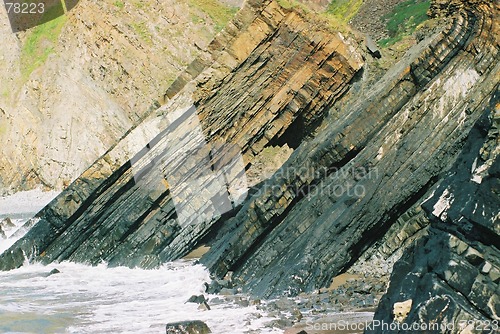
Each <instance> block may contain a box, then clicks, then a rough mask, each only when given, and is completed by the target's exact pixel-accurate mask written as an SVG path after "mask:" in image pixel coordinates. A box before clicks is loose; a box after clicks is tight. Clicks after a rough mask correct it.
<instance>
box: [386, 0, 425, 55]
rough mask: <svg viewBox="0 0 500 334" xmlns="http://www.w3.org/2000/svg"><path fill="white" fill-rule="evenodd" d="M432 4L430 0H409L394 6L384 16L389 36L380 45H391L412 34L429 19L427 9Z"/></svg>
mask: <svg viewBox="0 0 500 334" xmlns="http://www.w3.org/2000/svg"><path fill="white" fill-rule="evenodd" d="M430 6H431V2H430V1H429V0H427V1H422V0H407V1H405V2H402V3H400V4H398V5H397V6H396V7H394V9H393V10H392V12H391V13H390V14H388V15H386V16H385V17H384V19H385V20H387V30H388V31H389V38H385V39H382V40H380V41H379V44H380V46H382V47H388V46H391V45H393V44H395V43H397V42H399V41H401V40H402V39H403V38H405V37H407V36H410V35H412V34H413V32H414V31H415V29H416V28H417V26H418V25H420V24H421V23H422V22H424V21H426V20H428V19H429V17H428V16H427V10H428V9H429V8H430Z"/></svg>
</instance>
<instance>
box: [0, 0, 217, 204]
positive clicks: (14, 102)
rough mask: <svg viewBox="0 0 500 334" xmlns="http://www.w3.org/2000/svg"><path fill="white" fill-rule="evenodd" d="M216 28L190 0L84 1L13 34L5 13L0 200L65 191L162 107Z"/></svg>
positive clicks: (0, 26) (1, 14) (0, 29)
mask: <svg viewBox="0 0 500 334" xmlns="http://www.w3.org/2000/svg"><path fill="white" fill-rule="evenodd" d="M51 2H53V1H51ZM56 2H58V3H60V1H59V0H57V1H56ZM71 2H72V3H75V1H71ZM68 3H69V1H68ZM193 18H197V21H196V20H194V19H193ZM215 26H216V23H215V22H214V20H213V19H212V18H211V17H210V15H209V13H206V12H204V11H203V10H201V9H200V8H198V7H193V6H190V5H188V3H187V2H186V1H184V2H179V1H174V0H166V1H161V2H158V1H153V0H145V1H140V2H137V1H136V2H129V1H115V0H103V1H94V0H81V1H78V5H76V7H75V8H73V9H72V10H71V11H70V12H68V14H67V15H65V16H62V17H60V18H58V19H56V20H55V21H52V22H49V23H48V24H46V25H44V26H43V28H42V27H35V28H33V29H30V30H28V31H26V32H20V33H17V34H14V33H13V32H12V30H11V27H10V25H9V20H8V18H7V13H6V12H5V11H4V6H3V5H2V7H1V10H0V41H1V43H2V46H3V47H2V49H1V51H0V59H2V61H1V63H0V76H1V77H2V82H1V83H0V138H1V139H0V140H1V142H2V144H3V145H2V147H1V148H0V194H4V193H9V192H16V191H20V190H29V189H32V188H35V187H39V186H43V187H45V188H46V189H47V190H49V189H57V190H62V189H63V188H65V187H67V186H68V185H69V184H70V183H71V182H72V181H73V180H75V179H76V178H77V177H78V176H79V175H80V174H81V173H82V172H83V171H85V170H86V169H87V168H88V167H89V166H90V165H91V164H92V163H93V162H95V161H96V159H98V158H99V157H100V156H101V155H103V154H104V153H105V152H106V151H107V150H108V149H109V147H111V146H112V145H114V144H115V143H116V142H117V141H118V140H119V139H120V138H121V137H122V136H123V135H124V134H125V133H126V132H127V131H128V130H129V129H130V128H132V127H133V126H134V125H135V124H137V123H138V122H139V121H140V120H141V119H142V118H143V117H144V116H145V115H147V114H148V110H149V108H150V107H151V106H154V105H155V101H159V100H161V97H162V95H163V94H162V92H163V91H164V90H165V89H167V88H168V86H169V85H170V84H171V83H172V81H173V80H174V79H175V78H176V77H177V76H178V74H179V73H180V72H182V71H183V70H184V69H185V67H186V66H187V65H188V64H189V63H190V62H191V61H193V59H195V58H196V57H197V56H198V55H199V54H200V52H201V50H200V49H204V48H206V46H207V45H208V43H209V42H210V41H211V40H212V39H213V37H214V35H215V34H216V30H215ZM30 48H31V49H30ZM32 49H34V50H32ZM155 109H156V108H155ZM128 153H129V152H127V151H124V152H123V154H124V155H128Z"/></svg>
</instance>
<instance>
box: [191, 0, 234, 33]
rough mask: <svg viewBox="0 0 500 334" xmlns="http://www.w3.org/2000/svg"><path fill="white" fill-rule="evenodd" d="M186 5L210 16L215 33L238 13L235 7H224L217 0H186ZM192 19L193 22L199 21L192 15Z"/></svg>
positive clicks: (197, 17)
mask: <svg viewBox="0 0 500 334" xmlns="http://www.w3.org/2000/svg"><path fill="white" fill-rule="evenodd" d="M188 3H189V6H191V7H192V8H196V9H198V10H200V11H202V12H204V13H205V14H207V15H208V16H210V18H211V19H212V21H213V22H214V23H215V29H216V30H217V31H221V30H222V28H224V27H225V26H226V24H227V23H228V22H229V21H230V20H231V19H232V18H233V16H234V15H235V14H236V12H237V11H238V8H237V7H231V6H225V5H223V4H221V3H220V2H219V1H217V0H188ZM192 18H193V20H197V21H198V20H199V16H197V15H193V16H192ZM195 23H196V22H195Z"/></svg>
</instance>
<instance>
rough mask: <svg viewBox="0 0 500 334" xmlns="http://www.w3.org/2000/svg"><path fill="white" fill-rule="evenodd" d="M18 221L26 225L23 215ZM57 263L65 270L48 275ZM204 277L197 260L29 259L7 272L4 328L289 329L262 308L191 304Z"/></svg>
mask: <svg viewBox="0 0 500 334" xmlns="http://www.w3.org/2000/svg"><path fill="white" fill-rule="evenodd" d="M47 197H53V196H52V195H51V196H47ZM18 198H21V197H18ZM9 200H10V201H12V198H10V199H5V198H0V209H2V205H4V206H3V209H2V210H3V213H2V212H1V211H0V214H7V213H8V212H5V207H9V208H12V206H10V205H7V206H6V205H5V203H8V201H9ZM49 200H50V198H46V200H45V201H40V203H38V204H39V205H43V204H44V202H48V201H49ZM16 201H17V200H16ZM2 203H3V204H2ZM16 203H17V202H16ZM17 204H19V203H17ZM17 204H16V205H17ZM30 210H33V208H30ZM18 211H19V210H18ZM11 213H12V212H11ZM11 213H10V214H11ZM17 213H19V212H17ZM24 214H26V212H25V213H24ZM14 222H15V223H16V224H18V225H21V224H22V219H18V220H14ZM20 235H22V233H15V236H14V232H12V233H10V238H9V239H7V240H0V246H1V247H2V248H5V247H7V246H8V245H10V244H13V243H14V241H15V239H17V238H19V237H20ZM8 236H9V235H8ZM1 251H2V250H0V252H1ZM52 269H57V270H58V271H60V273H57V274H53V275H49V273H50V271H51V270H52ZM204 282H210V277H209V273H208V271H207V270H206V269H205V268H204V267H203V266H201V265H196V264H194V263H193V262H192V261H176V262H173V263H167V264H165V265H164V266H162V267H160V268H158V269H156V270H142V269H129V268H124V267H118V268H108V267H107V266H106V264H101V265H99V266H94V267H92V266H86V265H83V264H75V263H69V262H63V263H57V264H52V265H50V266H43V265H40V264H26V265H25V266H23V267H21V268H19V269H16V270H12V271H8V272H1V271H0V333H93V334H94V333H113V334H116V333H134V334H135V333H147V334H150V333H165V325H166V324H167V323H170V322H177V321H184V320H202V321H204V322H205V323H207V325H208V326H209V327H210V329H211V330H212V332H213V333H220V334H229V333H231V334H233V333H234V334H236V333H245V332H248V331H249V330H257V331H258V332H260V333H283V331H282V330H278V329H270V328H266V327H265V323H267V322H270V321H271V320H272V318H269V317H267V316H266V315H265V314H262V313H260V312H261V311H259V310H257V309H256V307H255V306H248V307H241V306H239V305H237V304H234V303H233V302H230V301H226V302H223V303H220V304H217V305H211V310H208V311H203V310H199V309H198V305H197V304H193V303H186V301H187V300H188V299H189V297H190V296H192V295H198V294H202V293H203V289H204V288H203V283H204ZM207 297H208V298H215V297H216V296H210V295H208V296H207ZM209 304H210V302H209ZM258 313H259V315H258V316H257V314H258ZM262 315H263V316H262Z"/></svg>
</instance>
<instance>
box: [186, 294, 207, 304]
mask: <svg viewBox="0 0 500 334" xmlns="http://www.w3.org/2000/svg"><path fill="white" fill-rule="evenodd" d="M206 301H207V300H206V298H205V296H204V295H198V296H196V295H193V296H191V297H189V299H188V300H187V301H186V303H195V304H201V303H204V302H206Z"/></svg>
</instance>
